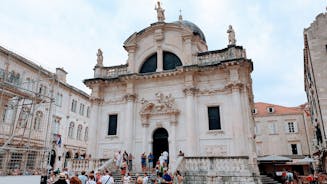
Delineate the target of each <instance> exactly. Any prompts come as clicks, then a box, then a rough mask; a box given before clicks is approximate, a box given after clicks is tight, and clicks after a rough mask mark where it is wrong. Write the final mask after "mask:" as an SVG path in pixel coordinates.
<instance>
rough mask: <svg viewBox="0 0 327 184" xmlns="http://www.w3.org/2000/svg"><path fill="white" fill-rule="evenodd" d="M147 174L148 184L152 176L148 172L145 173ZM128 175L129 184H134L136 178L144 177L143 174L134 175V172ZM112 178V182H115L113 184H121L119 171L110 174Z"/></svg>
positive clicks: (121, 178)
mask: <svg viewBox="0 0 327 184" xmlns="http://www.w3.org/2000/svg"><path fill="white" fill-rule="evenodd" d="M147 174H148V177H149V183H150V178H151V176H152V174H151V173H150V172H147ZM130 175H131V183H135V181H136V176H142V177H143V176H144V173H136V172H130ZM112 176H113V177H114V180H115V184H121V183H123V177H122V175H121V174H120V171H118V170H117V171H114V172H112Z"/></svg>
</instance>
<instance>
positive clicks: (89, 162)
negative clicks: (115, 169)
mask: <svg viewBox="0 0 327 184" xmlns="http://www.w3.org/2000/svg"><path fill="white" fill-rule="evenodd" d="M111 160H112V159H71V160H70V161H69V163H68V165H70V167H69V168H71V169H70V170H71V171H74V172H81V171H92V170H94V171H95V170H98V169H100V168H102V169H104V166H105V168H109V170H110V168H111V167H112V166H111V165H109V164H108V161H111ZM111 163H113V162H112V161H111V162H110V164H111Z"/></svg>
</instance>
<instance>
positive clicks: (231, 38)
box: [227, 25, 236, 45]
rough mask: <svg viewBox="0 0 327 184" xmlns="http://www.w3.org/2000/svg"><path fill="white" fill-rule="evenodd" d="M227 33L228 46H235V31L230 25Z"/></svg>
mask: <svg viewBox="0 0 327 184" xmlns="http://www.w3.org/2000/svg"><path fill="white" fill-rule="evenodd" d="M227 33H228V45H235V44H236V39H235V31H234V29H233V27H232V25H229V27H228V30H227Z"/></svg>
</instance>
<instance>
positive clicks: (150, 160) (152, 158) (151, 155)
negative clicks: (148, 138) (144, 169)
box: [148, 152, 154, 173]
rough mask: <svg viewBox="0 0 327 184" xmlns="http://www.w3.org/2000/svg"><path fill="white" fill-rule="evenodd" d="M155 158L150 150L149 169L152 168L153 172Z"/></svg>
mask: <svg viewBox="0 0 327 184" xmlns="http://www.w3.org/2000/svg"><path fill="white" fill-rule="evenodd" d="M153 160H154V156H153V154H152V153H151V152H150V153H149V155H148V162H149V169H150V171H151V173H152V171H153Z"/></svg>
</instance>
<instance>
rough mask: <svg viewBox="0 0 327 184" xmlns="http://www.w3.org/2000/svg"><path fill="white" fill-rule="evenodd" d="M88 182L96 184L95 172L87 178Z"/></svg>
mask: <svg viewBox="0 0 327 184" xmlns="http://www.w3.org/2000/svg"><path fill="white" fill-rule="evenodd" d="M86 184H96V182H95V179H94V175H93V174H90V175H89V180H87V182H86Z"/></svg>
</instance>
